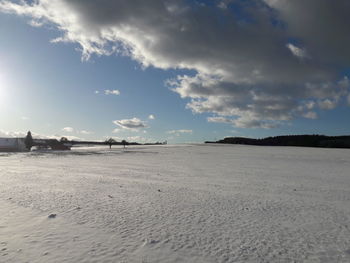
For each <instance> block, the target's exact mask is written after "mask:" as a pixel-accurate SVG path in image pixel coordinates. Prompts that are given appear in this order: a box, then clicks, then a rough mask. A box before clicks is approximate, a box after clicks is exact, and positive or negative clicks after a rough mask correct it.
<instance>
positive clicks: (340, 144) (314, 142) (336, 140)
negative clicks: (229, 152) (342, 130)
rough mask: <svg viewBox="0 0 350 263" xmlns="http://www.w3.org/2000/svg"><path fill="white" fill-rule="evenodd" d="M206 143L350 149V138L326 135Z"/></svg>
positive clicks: (234, 138)
mask: <svg viewBox="0 0 350 263" xmlns="http://www.w3.org/2000/svg"><path fill="white" fill-rule="evenodd" d="M205 143H224V144H246V145H261V146H302V147H324V148H350V136H326V135H318V134H313V135H283V136H274V137H267V138H261V139H253V138H245V137H226V138H224V139H222V140H219V141H215V142H212V141H206V142H205Z"/></svg>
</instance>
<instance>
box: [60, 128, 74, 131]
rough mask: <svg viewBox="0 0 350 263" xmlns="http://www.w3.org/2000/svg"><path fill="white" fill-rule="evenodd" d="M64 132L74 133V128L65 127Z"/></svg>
mask: <svg viewBox="0 0 350 263" xmlns="http://www.w3.org/2000/svg"><path fill="white" fill-rule="evenodd" d="M62 131H64V132H74V128H72V127H64V128H62Z"/></svg>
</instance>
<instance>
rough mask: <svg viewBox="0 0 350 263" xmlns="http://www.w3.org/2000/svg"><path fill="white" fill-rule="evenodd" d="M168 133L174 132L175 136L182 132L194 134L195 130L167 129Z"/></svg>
mask: <svg viewBox="0 0 350 263" xmlns="http://www.w3.org/2000/svg"><path fill="white" fill-rule="evenodd" d="M167 133H168V134H174V135H175V136H180V135H181V134H192V133H193V130H185V129H183V130H171V131H167Z"/></svg>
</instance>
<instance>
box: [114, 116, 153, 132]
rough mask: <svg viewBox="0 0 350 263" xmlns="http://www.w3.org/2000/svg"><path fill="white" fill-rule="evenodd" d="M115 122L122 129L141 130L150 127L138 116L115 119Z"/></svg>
mask: <svg viewBox="0 0 350 263" xmlns="http://www.w3.org/2000/svg"><path fill="white" fill-rule="evenodd" d="M113 123H114V124H116V125H118V126H119V127H121V128H122V129H128V130H139V129H143V128H148V126H147V124H146V122H144V121H141V120H140V119H138V118H132V119H124V120H115V121H113Z"/></svg>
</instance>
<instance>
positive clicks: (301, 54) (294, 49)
mask: <svg viewBox="0 0 350 263" xmlns="http://www.w3.org/2000/svg"><path fill="white" fill-rule="evenodd" d="M287 48H288V49H289V50H290V51H291V52H292V54H293V55H294V56H296V57H298V58H301V59H304V58H307V57H308V54H307V52H306V50H304V49H302V48H299V47H297V46H295V45H293V44H291V43H288V44H287Z"/></svg>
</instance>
